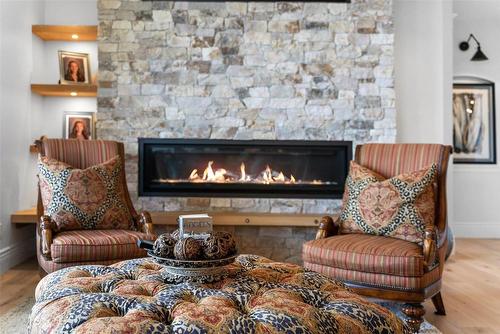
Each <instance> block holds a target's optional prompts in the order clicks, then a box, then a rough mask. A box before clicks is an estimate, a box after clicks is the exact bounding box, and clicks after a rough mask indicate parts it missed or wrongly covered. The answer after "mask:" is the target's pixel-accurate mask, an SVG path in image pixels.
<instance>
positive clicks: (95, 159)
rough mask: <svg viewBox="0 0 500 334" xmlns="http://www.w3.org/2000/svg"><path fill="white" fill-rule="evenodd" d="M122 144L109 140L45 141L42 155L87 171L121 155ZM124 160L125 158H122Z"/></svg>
mask: <svg viewBox="0 0 500 334" xmlns="http://www.w3.org/2000/svg"><path fill="white" fill-rule="evenodd" d="M120 145H122V144H120V143H118V142H115V141H109V140H77V139H52V138H50V139H44V140H43V141H42V150H43V152H42V155H44V156H46V157H48V158H53V159H56V160H59V161H61V162H65V163H67V164H68V165H70V166H73V167H74V168H80V169H85V168H87V167H90V166H94V165H98V164H101V163H103V162H106V161H108V160H110V159H111V158H113V157H115V156H117V155H119V156H122V155H123V153H122V150H121V149H120ZM122 158H123V156H122Z"/></svg>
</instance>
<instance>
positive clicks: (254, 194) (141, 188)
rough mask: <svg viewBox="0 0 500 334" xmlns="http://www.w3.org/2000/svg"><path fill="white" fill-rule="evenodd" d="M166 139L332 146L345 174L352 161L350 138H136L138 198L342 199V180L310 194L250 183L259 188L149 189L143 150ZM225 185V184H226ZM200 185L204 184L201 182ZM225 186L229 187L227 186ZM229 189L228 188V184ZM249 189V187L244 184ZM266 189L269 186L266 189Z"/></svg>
mask: <svg viewBox="0 0 500 334" xmlns="http://www.w3.org/2000/svg"><path fill="white" fill-rule="evenodd" d="M166 140H168V144H169V145H179V146H182V145H205V146H208V145H210V146H218V145H219V146H220V145H235V146H249V147H252V146H276V147H283V146H286V145H290V146H297V147H300V146H302V147H311V146H316V147H318V146H319V147H331V146H335V147H336V148H340V149H342V150H344V153H345V156H346V164H345V166H344V168H345V170H344V175H346V177H347V174H348V171H349V161H351V160H352V142H351V141H316V140H225V139H178V138H139V139H138V144H139V159H138V172H139V175H138V178H139V179H138V193H139V196H141V197H236V198H303V199H311V198H316V199H320V198H323V199H326V198H328V199H339V198H342V195H343V189H344V183H345V179H344V180H343V182H342V183H341V184H339V185H337V186H336V188H338V189H336V191H334V192H328V193H325V192H321V191H311V192H309V193H307V192H304V191H302V192H301V193H294V192H289V191H288V192H286V193H276V192H274V193H273V192H269V191H265V189H262V188H261V187H260V185H251V186H250V188H256V189H258V188H261V190H260V191H251V190H246V191H245V192H241V191H239V192H238V191H234V192H232V191H230V190H224V191H220V192H217V191H214V190H213V189H212V190H211V191H210V193H209V194H208V193H206V192H203V191H201V190H197V191H182V190H181V191H179V190H177V191H172V192H171V193H169V192H165V191H158V192H157V191H151V190H149V189H146V185H145V182H144V173H145V170H144V169H145V166H144V159H145V156H144V153H145V147H146V145H159V144H165V141H166ZM226 186H227V185H226ZM201 187H203V185H201ZM226 188H228V187H226ZM229 188H230V187H229ZM247 188H248V186H247ZM267 190H268V189H267Z"/></svg>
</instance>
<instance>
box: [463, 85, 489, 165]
mask: <svg viewBox="0 0 500 334" xmlns="http://www.w3.org/2000/svg"><path fill="white" fill-rule="evenodd" d="M453 151H454V154H453V162H455V163H463V164H496V161H497V160H496V137H495V85H494V84H493V83H471V84H466V83H460V84H454V85H453Z"/></svg>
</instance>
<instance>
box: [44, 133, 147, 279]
mask: <svg viewBox="0 0 500 334" xmlns="http://www.w3.org/2000/svg"><path fill="white" fill-rule="evenodd" d="M37 146H38V149H39V151H40V155H41V157H47V158H52V159H55V160H57V161H60V162H62V163H65V164H67V165H70V166H71V167H73V168H77V169H81V170H84V169H86V168H88V167H91V166H96V165H99V164H102V163H104V162H106V161H109V160H110V159H112V158H114V159H115V160H116V161H118V160H120V161H121V166H122V168H121V172H120V173H119V174H120V175H117V176H116V177H117V178H119V179H121V182H122V183H121V184H122V188H121V189H123V190H122V192H121V193H120V194H121V195H122V196H123V198H124V200H125V202H126V204H125V206H126V207H128V212H129V213H130V215H131V217H129V218H131V222H132V223H131V224H130V225H129V226H130V228H127V229H111V228H109V229H72V230H65V231H58V229H57V228H56V224H55V222H54V221H53V219H52V218H51V217H50V216H49V215H46V212H44V205H43V202H42V195H41V194H42V193H41V190H40V181H39V183H38V204H37V216H38V224H37V229H36V232H37V236H36V242H37V258H38V263H39V265H40V269H41V271H40V272H41V274H42V275H43V274H45V273H50V272H53V271H55V270H58V269H61V268H64V267H70V266H75V265H82V264H104V265H107V264H111V263H115V262H119V261H122V260H126V259H131V258H138V257H144V256H145V255H146V254H145V252H144V250H142V249H139V248H138V247H137V245H136V242H137V240H138V239H149V240H154V238H155V235H154V232H153V224H152V221H151V216H150V214H149V213H148V212H142V213H140V214H138V213H137V212H136V211H135V209H134V207H133V205H132V201H131V199H130V194H129V192H128V189H127V183H126V179H125V168H124V166H125V153H124V146H123V144H122V143H119V142H114V141H103V140H76V139H67V140H66V139H47V138H42V140H40V141H37ZM117 156H118V158H117ZM78 191H81V190H80V189H75V190H74V192H78Z"/></svg>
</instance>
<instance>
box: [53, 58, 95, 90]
mask: <svg viewBox="0 0 500 334" xmlns="http://www.w3.org/2000/svg"><path fill="white" fill-rule="evenodd" d="M59 72H60V83H61V84H66V85H67V84H87V85H88V84H90V83H91V78H90V62H89V54H88V53H78V52H69V51H59Z"/></svg>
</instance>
